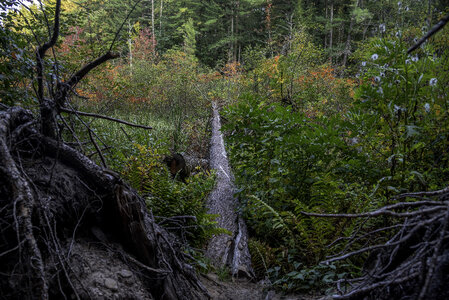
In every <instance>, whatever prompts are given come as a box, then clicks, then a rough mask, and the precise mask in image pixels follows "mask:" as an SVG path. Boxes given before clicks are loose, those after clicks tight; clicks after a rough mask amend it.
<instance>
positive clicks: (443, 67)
mask: <svg viewBox="0 0 449 300" xmlns="http://www.w3.org/2000/svg"><path fill="white" fill-rule="evenodd" d="M0 5H1V13H0V14H1V29H0V44H1V48H0V85H1V90H0V107H3V106H5V107H6V106H14V105H17V106H22V107H25V108H27V109H31V110H32V111H33V112H34V113H35V114H38V113H39V104H38V96H37V94H36V92H37V87H36V86H37V84H38V83H37V79H36V76H35V73H36V71H35V70H36V68H37V66H36V58H35V55H36V54H35V51H36V49H37V47H38V45H41V44H43V43H44V42H45V41H47V40H48V37H49V36H51V32H52V27H53V25H52V24H53V22H54V15H55V14H54V10H55V1H54V0H45V1H35V2H29V1H6V0H1V1H0ZM448 14H449V4H448V3H447V2H446V1H444V0H440V1H438V0H428V1H418V0H405V1H390V0H321V1H308V0H297V1H281V0H232V1H224V0H223V1H221V0H208V1H198V0H185V1H173V0H165V1H164V0H151V1H148V0H141V1H130V0H102V1H100V0H95V1H92V0H89V1H88V0H79V1H62V8H61V20H60V24H61V28H60V38H59V40H58V41H57V43H56V45H55V47H53V48H52V49H51V50H50V51H49V52H48V54H47V57H46V60H45V61H44V67H45V74H44V77H45V82H46V85H45V86H44V94H45V95H47V96H48V97H52V96H54V95H55V92H56V91H57V87H58V84H59V83H61V82H64V81H66V80H67V79H68V78H70V77H71V76H72V75H73V72H75V71H76V70H78V69H79V68H80V66H82V65H84V64H86V63H88V62H90V61H92V60H93V59H95V58H96V57H98V56H99V55H101V54H103V53H106V52H108V51H110V50H113V51H114V53H118V54H119V57H118V58H116V59H114V60H110V61H108V62H107V63H105V64H104V65H102V66H100V67H99V68H97V69H95V70H93V71H92V72H91V73H90V74H89V75H88V76H87V77H86V78H84V79H83V80H82V81H81V82H79V83H78V84H77V85H76V87H75V88H74V89H72V90H71V91H70V92H69V95H68V97H69V98H70V101H69V102H67V104H66V107H65V110H61V111H59V115H58V119H57V121H58V126H59V127H60V134H61V138H62V139H63V140H64V141H65V142H66V143H68V144H69V145H71V146H73V147H74V148H76V149H77V150H79V151H81V152H82V153H84V154H86V155H87V156H89V157H91V158H93V159H94V160H95V161H96V162H97V163H98V164H100V165H103V166H108V167H110V168H112V169H113V170H114V171H116V172H117V173H120V174H121V175H122V176H123V177H124V178H125V179H126V180H127V181H128V182H130V184H131V185H132V186H133V187H134V188H135V189H137V190H138V191H139V192H140V193H141V195H144V197H145V199H146V202H147V206H148V208H149V209H150V210H151V212H152V214H153V215H154V216H155V218H156V220H158V222H159V223H161V224H165V225H166V227H167V228H168V229H169V230H170V231H172V232H173V233H174V234H176V235H178V237H179V238H180V239H181V240H182V241H183V242H184V249H185V251H186V252H188V253H189V254H191V259H192V261H191V262H192V263H193V264H194V265H195V266H196V267H197V269H198V270H199V271H200V272H208V271H209V270H210V269H211V268H212V267H211V266H210V264H209V262H208V261H207V260H206V259H205V258H204V257H203V247H204V244H205V242H206V241H207V240H208V239H209V238H210V237H211V235H212V234H215V233H219V232H222V231H220V229H218V228H216V227H215V225H214V216H211V215H208V214H207V213H206V210H205V207H204V201H205V199H206V197H207V195H208V193H209V192H210V190H211V189H212V188H213V186H214V172H213V171H210V170H207V168H197V169H195V170H190V176H189V177H187V178H186V179H185V180H184V181H183V180H176V179H175V180H173V179H172V177H171V174H170V173H169V170H167V168H166V166H165V164H164V157H166V156H168V155H170V154H171V153H175V152H183V153H185V154H186V155H190V156H192V157H196V158H198V159H207V158H208V153H209V152H208V151H209V149H208V147H209V144H208V141H209V136H210V124H209V120H210V114H211V103H212V102H213V101H217V102H218V103H219V106H220V107H221V108H222V111H221V113H222V117H223V119H222V121H223V124H224V130H225V141H226V143H227V149H228V152H229V158H230V161H231V165H232V167H233V170H234V174H235V180H236V184H237V186H238V187H239V190H238V193H237V195H238V197H239V200H240V203H241V206H240V210H239V211H240V213H241V214H243V216H244V217H245V219H246V222H247V224H248V227H249V232H250V236H251V239H250V244H249V246H250V252H251V255H252V259H253V266H254V269H255V274H256V278H257V279H264V278H268V279H269V280H270V282H271V283H272V285H273V286H274V287H276V288H277V289H280V290H284V291H288V292H299V291H301V292H311V291H313V292H317V291H322V292H325V291H326V290H327V289H329V288H331V289H333V288H335V285H334V283H335V282H336V281H337V280H340V279H342V280H343V281H344V280H347V279H351V278H356V277H358V276H362V275H363V274H364V273H363V271H362V269H363V267H365V269H366V268H367V264H365V261H367V258H368V255H369V252H368V253H366V252H363V251H360V253H359V252H357V251H358V249H364V248H366V249H367V250H372V249H377V248H370V247H372V246H375V245H383V243H385V242H386V241H388V240H390V239H391V238H394V237H395V236H396V234H397V232H398V229H401V228H403V225H402V224H403V221H404V217H407V215H400V213H399V217H398V215H397V214H396V215H395V214H378V215H375V216H379V217H376V218H374V217H369V216H368V218H365V217H366V216H367V215H363V213H365V212H368V211H376V210H379V209H381V208H382V207H385V206H387V207H388V206H389V205H390V206H391V205H393V206H394V205H395V204H396V203H398V201H402V200H404V201H405V198H406V197H405V196H404V197H403V196H399V197H398V195H402V194H404V193H413V192H425V191H433V190H440V189H443V188H445V187H446V186H447V184H448V180H449V118H448V117H449V115H448V111H449V28H448V27H447V26H446V28H443V29H442V30H441V31H439V32H438V33H436V34H435V35H433V36H432V37H431V38H430V39H429V40H427V41H426V42H425V43H424V44H423V45H422V46H420V47H419V48H418V49H417V50H415V51H413V52H411V53H410V54H408V53H407V49H408V48H409V47H410V46H412V45H414V44H415V43H416V42H417V41H418V40H419V39H420V38H421V37H423V36H424V35H425V34H426V33H427V32H428V31H429V30H430V29H431V28H432V27H433V26H434V25H435V24H437V23H438V21H439V20H440V19H442V18H444V17H445V16H447V15H448ZM111 45H112V46H111ZM110 47H112V49H110ZM74 111H78V112H79V113H74ZM81 112H88V113H92V114H95V115H107V116H110V117H113V118H117V119H122V120H126V121H129V122H132V123H137V124H143V125H146V126H151V127H153V129H152V130H150V131H149V130H145V129H141V128H134V127H128V126H125V125H124V124H121V123H111V122H109V121H108V120H105V119H98V118H92V117H89V116H83V115H82V113H81ZM92 141H93V142H92ZM399 198H402V199H401V200H399ZM406 199H407V201H410V202H413V201H415V200H413V199H412V198H406ZM421 200H423V199H421ZM424 200H426V199H424ZM424 200H423V201H424ZM440 200H441V199H440ZM443 200H444V199H443ZM440 203H443V202H440ZM427 204H428V203H427ZM446 206H447V205H446ZM397 207H398V208H400V209H405V211H406V212H410V208H411V207H412V206H407V205H405V206H400V207H399V206H396V207H395V208H397ZM444 209H445V210H444V211H446V210H447V208H444ZM306 212H307V213H318V214H359V215H360V216H361V218H352V217H351V218H346V217H341V215H340V217H329V218H320V217H314V216H310V215H306ZM403 213H405V212H403ZM174 216H195V218H190V219H189V218H187V219H185V220H184V219H183V223H182V224H180V223H176V222H175V223H174V222H173V220H174V219H171V218H172V217H174ZM413 216H415V215H413ZM435 218H436V217H435ZM167 220H171V221H167ZM435 220H437V221H438V220H440V221H441V220H446V219H445V213H444V214H443V215H442V216H440V217H438V218H436V219H435ZM446 223H447V222H446ZM446 223H444V222H443V221H442V224H443V225H441V226H445V225H444V224H446ZM409 224H414V223H413V222H412V223H409ZM410 226H411V225H410ZM405 227H407V226H405ZM438 228H440V227H438ZM438 228H437V229H438ZM444 228H446V227H444ZM440 229H441V228H440ZM432 236H433V235H432ZM339 237H340V239H339V242H337V243H333V241H334V240H335V239H337V238H339ZM446 238H447V236H446V237H444V239H443V237H442V238H441V239H442V242H441V243H443V244H444V245H446V244H445V243H447V240H446ZM435 243H436V242H435ZM429 245H432V243H431V242H429ZM433 245H435V244H433ZM408 246H409V245H408ZM408 246H407V247H408ZM443 249H448V248H444V247H443V246H442V247H440V248H438V251H441V252H442V253H443V252H444V251H445V250H443ZM3 250H4V249H3ZM352 251H355V252H356V253H355V252H354V253H355V254H360V255H354V256H352V255H351V256H348V257H347V258H346V257H345V258H344V259H342V260H332V259H331V260H330V261H329V260H328V264H320V262H322V261H323V260H326V259H327V258H328V257H329V256H330V255H336V254H338V253H351V252H352ZM426 251H427V250H426ZM429 251H430V250H429ZM424 252H425V251H424V250H423V253H424ZM426 253H427V252H426ZM429 253H430V252H429ZM444 253H445V252H444ZM404 255H405V254H404ZM337 256H338V255H337ZM368 261H369V260H368ZM430 265H431V263H430ZM368 267H369V266H368ZM371 267H373V266H371ZM216 272H218V273H219V274H220V276H221V277H222V278H223V279H224V278H226V276H227V270H216ZM390 275H391V274H390ZM398 276H403V274H399V275H398ZM404 276H405V275H404ZM385 278H386V277H385ZM420 280H424V281H425V278H424V279H420ZM423 285H425V284H424V283H423V284H417V286H423Z"/></svg>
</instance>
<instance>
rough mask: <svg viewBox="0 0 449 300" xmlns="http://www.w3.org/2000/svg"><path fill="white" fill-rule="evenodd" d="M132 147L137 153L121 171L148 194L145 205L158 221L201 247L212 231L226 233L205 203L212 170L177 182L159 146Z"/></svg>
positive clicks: (213, 183) (212, 175)
mask: <svg viewBox="0 0 449 300" xmlns="http://www.w3.org/2000/svg"><path fill="white" fill-rule="evenodd" d="M135 147H136V148H137V149H138V154H137V155H135V156H131V157H130V158H129V159H128V161H127V164H126V168H125V170H124V172H123V175H124V176H125V177H126V178H127V179H128V181H129V183H130V184H131V185H132V186H133V187H134V188H135V189H137V190H138V191H139V192H141V193H143V194H146V195H147V197H146V204H147V207H148V209H150V210H151V212H152V214H153V215H154V216H155V217H156V219H157V220H158V221H160V222H161V224H163V225H164V226H166V227H167V228H169V229H173V230H174V232H175V233H178V234H179V235H180V236H181V237H182V238H183V239H187V241H188V242H189V243H190V245H192V246H194V247H200V246H201V245H202V244H204V243H205V241H207V240H208V239H209V238H210V237H211V236H212V235H214V234H222V233H228V231H226V230H224V229H221V228H218V227H217V223H216V221H215V219H216V217H217V216H215V215H211V214H208V213H207V209H206V207H205V201H206V199H207V196H208V194H209V192H210V191H211V190H212V189H213V187H214V185H215V175H214V174H213V173H212V174H211V173H208V172H200V173H198V174H196V175H194V176H191V177H189V178H188V179H187V180H186V183H184V182H180V181H178V180H174V179H173V178H172V177H171V176H170V173H169V171H168V170H167V168H166V166H165V164H164V163H163V159H162V157H163V153H162V152H161V151H160V150H158V149H153V148H150V147H144V146H141V145H135ZM178 216H183V218H176V217H178Z"/></svg>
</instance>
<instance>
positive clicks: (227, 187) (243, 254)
mask: <svg viewBox="0 0 449 300" xmlns="http://www.w3.org/2000/svg"><path fill="white" fill-rule="evenodd" d="M220 129H221V123H220V115H219V112H218V108H217V104H216V103H213V120H212V139H211V148H210V167H211V169H215V170H216V172H217V182H216V186H215V188H214V190H213V191H212V192H211V194H210V196H209V199H208V201H207V207H208V211H209V213H211V214H217V215H219V217H218V219H217V222H218V226H219V227H222V228H225V229H227V230H229V231H230V232H231V235H227V234H220V235H216V236H214V237H213V238H212V239H211V240H210V242H209V244H208V246H207V251H206V256H207V257H209V258H210V259H211V260H212V262H213V264H215V265H216V266H218V267H222V266H228V267H229V268H230V269H231V273H232V275H245V276H248V277H253V270H252V267H251V256H250V253H249V250H248V232H247V228H246V225H245V222H244V220H243V219H242V218H241V216H239V215H238V213H237V211H236V209H237V204H238V203H237V199H236V198H235V197H234V192H235V186H234V179H233V175H232V172H231V169H230V167H229V163H228V158H227V155H226V150H225V146H224V140H223V135H222V133H221V132H220Z"/></svg>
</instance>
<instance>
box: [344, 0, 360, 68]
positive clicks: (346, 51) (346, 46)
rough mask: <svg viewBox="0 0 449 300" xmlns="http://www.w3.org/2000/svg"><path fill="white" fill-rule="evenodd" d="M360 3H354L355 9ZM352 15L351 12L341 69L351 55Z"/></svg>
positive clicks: (353, 19)
mask: <svg viewBox="0 0 449 300" xmlns="http://www.w3.org/2000/svg"><path fill="white" fill-rule="evenodd" d="M359 3H360V1H359V0H357V1H356V3H355V8H357V7H358V6H359ZM354 21H355V18H354V13H353V12H351V22H350V23H349V30H348V38H347V39H346V45H345V52H344V54H343V63H342V65H343V68H344V67H346V63H347V62H348V56H349V54H350V53H351V34H352V28H353V27H354Z"/></svg>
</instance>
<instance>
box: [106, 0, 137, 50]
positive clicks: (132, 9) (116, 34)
mask: <svg viewBox="0 0 449 300" xmlns="http://www.w3.org/2000/svg"><path fill="white" fill-rule="evenodd" d="M140 1H141V0H138V1H137V2H136V3H135V4H134V6H133V7H132V8H131V10H130V11H129V13H128V15H127V16H126V18H125V20H123V22H122V24H121V25H120V28H119V29H118V30H117V32H116V33H115V36H114V39H113V40H112V43H111V46H110V47H109V52H110V51H112V47H114V44H115V41H116V40H117V38H118V35H119V33H120V31H122V28H123V25H125V23H126V21H127V20H128V18H129V16H130V15H131V13H132V12H133V11H134V9H135V8H136V6H137V4H139V3H140Z"/></svg>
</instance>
